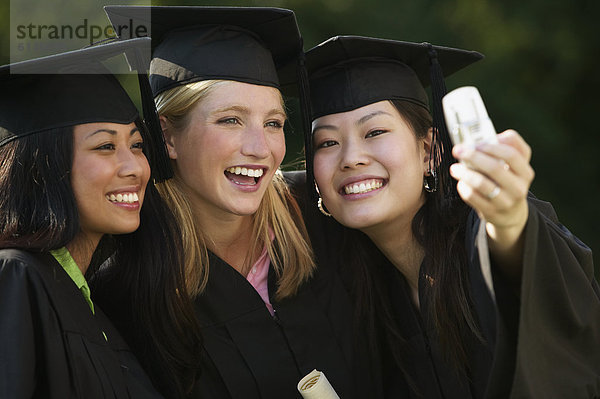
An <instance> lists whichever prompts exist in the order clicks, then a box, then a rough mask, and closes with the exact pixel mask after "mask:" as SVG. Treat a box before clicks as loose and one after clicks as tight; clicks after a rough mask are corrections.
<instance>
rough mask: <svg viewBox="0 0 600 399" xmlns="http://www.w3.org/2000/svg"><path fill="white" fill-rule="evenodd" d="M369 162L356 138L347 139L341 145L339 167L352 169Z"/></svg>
mask: <svg viewBox="0 0 600 399" xmlns="http://www.w3.org/2000/svg"><path fill="white" fill-rule="evenodd" d="M368 164H369V157H368V155H367V153H366V150H365V148H364V146H362V145H361V143H360V142H357V141H356V140H350V141H347V142H346V143H345V144H344V145H343V147H342V154H341V162H340V167H341V169H354V168H357V167H360V166H365V165H368Z"/></svg>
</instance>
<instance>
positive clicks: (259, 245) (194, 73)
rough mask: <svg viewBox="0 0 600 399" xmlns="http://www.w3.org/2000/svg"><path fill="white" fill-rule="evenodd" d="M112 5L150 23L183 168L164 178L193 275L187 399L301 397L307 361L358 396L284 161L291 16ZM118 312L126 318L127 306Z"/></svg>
mask: <svg viewBox="0 0 600 399" xmlns="http://www.w3.org/2000/svg"><path fill="white" fill-rule="evenodd" d="M106 10H107V14H108V15H109V18H110V19H111V22H112V23H113V25H114V26H118V25H122V24H124V23H125V22H126V21H128V20H130V19H133V20H134V23H133V24H134V25H140V24H142V23H144V22H145V21H151V29H150V31H151V36H152V41H153V45H152V48H153V53H152V61H151V65H150V83H151V85H152V90H153V94H154V98H155V101H156V105H157V110H158V114H159V116H160V122H161V126H162V128H163V132H164V136H165V141H166V143H167V148H168V153H169V157H170V158H171V163H172V165H173V169H174V174H175V176H174V178H173V179H171V180H169V181H166V182H163V183H159V184H158V185H157V186H158V188H159V190H160V192H161V194H162V195H163V197H164V198H165V199H166V200H167V202H168V203H169V204H170V206H171V209H172V210H173V213H175V215H176V219H177V221H178V222H179V224H180V225H181V226H182V230H183V231H182V236H183V250H182V252H183V253H184V256H185V261H186V283H187V288H188V291H189V292H190V293H191V294H192V295H194V296H195V304H196V317H197V319H198V320H199V322H200V324H201V326H202V332H203V338H204V345H203V355H202V358H201V362H202V374H201V375H200V377H199V378H198V379H197V380H196V381H195V383H194V385H193V387H192V389H191V390H190V391H191V392H190V394H189V396H188V397H195V398H204V397H210V398H240V399H258V398H262V399H266V398H273V399H275V398H277V399H279V398H294V397H298V392H297V384H298V381H300V380H301V379H302V377H304V375H306V374H308V373H310V372H311V371H312V370H313V369H318V370H320V371H324V372H325V374H326V375H327V379H328V380H329V381H330V382H331V383H332V385H333V386H334V387H335V389H336V390H337V391H338V393H339V394H340V396H341V397H344V398H353V397H358V396H359V395H360V394H356V392H355V384H356V385H358V384H359V383H357V381H358V379H355V378H354V377H353V374H352V373H351V369H352V366H353V364H352V361H353V360H354V358H353V357H352V348H351V345H352V342H351V341H348V342H343V343H344V344H345V347H344V348H342V343H340V342H338V340H337V335H338V333H339V331H336V329H335V327H334V325H333V323H332V322H331V319H330V318H329V313H328V312H329V311H331V312H332V313H333V314H335V310H333V309H329V308H328V307H327V306H323V305H322V303H321V302H319V300H320V299H322V298H319V297H318V296H317V295H316V294H315V291H314V289H315V288H316V287H315V286H314V285H311V284H310V283H311V282H312V281H313V280H311V277H312V276H314V275H315V273H316V272H315V264H314V261H313V259H312V249H311V246H310V241H309V239H308V236H307V234H306V229H305V227H304V223H303V220H302V217H301V215H300V212H299V209H298V205H297V203H296V200H295V199H294V198H293V197H292V196H291V194H290V192H289V190H288V188H287V185H286V183H285V182H284V180H283V177H282V176H281V173H279V172H278V168H279V166H280V163H281V162H282V159H283V157H284V154H285V135H284V130H283V127H284V124H285V123H286V113H285V108H284V105H283V101H282V95H281V93H280V90H279V88H280V82H281V83H284V82H282V79H283V78H284V77H286V75H285V73H284V70H285V68H284V67H285V66H291V68H290V70H291V71H293V72H295V70H296V64H297V63H298V62H299V59H300V57H299V55H301V54H302V44H301V43H302V42H301V38H300V34H299V32H298V26H297V24H296V20H295V16H294V13H293V12H292V11H290V10H285V9H277V8H263V7H257V8H252V7H230V8H228V7H124V6H123V7H119V6H113V7H110V6H109V7H107V8H106ZM149 17H151V18H149ZM294 76H295V74H292V77H294ZM287 78H289V76H287ZM322 294H323V296H324V297H327V298H329V297H330V295H329V292H328V291H326V290H323V291H322ZM115 314H118V315H119V316H118V317H119V318H121V319H123V320H125V321H128V316H127V314H126V313H125V312H123V309H121V308H120V307H119V306H115ZM123 329H124V330H128V331H129V332H130V336H131V338H130V340H131V341H132V342H136V341H138V340H139V338H141V337H143V335H144V334H145V333H146V332H145V331H144V330H143V329H141V328H140V327H139V326H137V325H135V324H133V323H131V322H126V323H124V327H123ZM138 350H139V351H140V352H143V350H144V348H143V347H139V348H138ZM161 367H162V365H161V364H154V365H152V366H151V368H152V369H154V370H153V371H152V373H153V375H154V376H155V378H156V379H157V381H160V380H164V379H165V376H164V375H163V374H162V373H161Z"/></svg>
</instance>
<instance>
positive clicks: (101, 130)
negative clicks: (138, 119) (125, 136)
mask: <svg viewBox="0 0 600 399" xmlns="http://www.w3.org/2000/svg"><path fill="white" fill-rule="evenodd" d="M139 131H140V129H138V127H137V126H136V127H134V128H133V129H131V131H130V132H129V135H130V136H133V135H134V134H135V133H136V132H139ZM98 133H108V134H110V135H112V136H115V135H116V134H117V131H116V130H112V129H98V130H96V131H94V132H92V133H90V134H88V135H87V137H86V139H89V138H90V137H92V136H93V135H95V134H98Z"/></svg>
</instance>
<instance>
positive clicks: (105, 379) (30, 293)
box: [0, 249, 162, 399]
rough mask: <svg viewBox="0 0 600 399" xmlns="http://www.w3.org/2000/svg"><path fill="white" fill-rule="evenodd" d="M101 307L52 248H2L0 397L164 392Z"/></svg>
mask: <svg viewBox="0 0 600 399" xmlns="http://www.w3.org/2000/svg"><path fill="white" fill-rule="evenodd" d="M95 312H96V314H95V315H94V314H92V312H91V311H90V307H89V305H88V303H87V302H86V301H85V299H84V297H83V295H82V294H81V292H80V291H79V289H78V288H77V286H76V285H75V284H74V283H73V281H72V280H71V278H70V277H69V275H68V274H67V273H66V272H65V270H64V269H63V268H62V267H61V265H60V264H59V263H58V262H57V261H56V260H55V259H54V257H53V256H52V255H51V254H49V253H42V254H33V253H29V252H26V251H22V250H15V249H4V250H0V397H2V398H32V397H33V398H57V399H64V398H87V399H89V398H161V397H162V396H160V395H159V394H158V393H156V391H154V389H153V387H152V384H151V383H150V380H149V379H148V377H147V376H146V374H145V373H144V372H143V370H142V368H141V366H140V364H139V363H138V362H137V359H136V358H135V357H134V356H133V354H132V353H131V352H130V350H129V348H128V346H127V345H126V344H125V342H124V341H123V339H122V338H121V336H120V335H119V333H118V332H117V330H116V329H115V328H114V327H113V325H112V323H111V322H110V321H109V320H108V319H107V318H106V316H105V315H104V314H103V313H102V311H101V310H100V309H99V308H98V307H97V306H95ZM102 332H104V333H105V334H106V336H107V338H108V341H106V340H105V338H104V336H103V334H102Z"/></svg>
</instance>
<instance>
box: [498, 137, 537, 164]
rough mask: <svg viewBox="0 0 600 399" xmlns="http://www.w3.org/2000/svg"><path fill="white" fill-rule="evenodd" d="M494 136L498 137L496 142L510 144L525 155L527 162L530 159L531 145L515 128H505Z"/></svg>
mask: <svg viewBox="0 0 600 399" xmlns="http://www.w3.org/2000/svg"><path fill="white" fill-rule="evenodd" d="M496 137H497V138H498V142H500V143H501V144H506V145H510V146H511V147H513V148H515V149H516V150H517V151H519V152H520V153H521V154H522V155H523V157H525V159H526V160H527V162H529V161H531V147H530V146H529V144H527V142H526V141H525V140H524V139H523V137H521V135H520V134H519V133H517V132H516V131H515V130H512V129H509V130H505V131H504V132H502V133H500V134H498V135H496Z"/></svg>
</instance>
